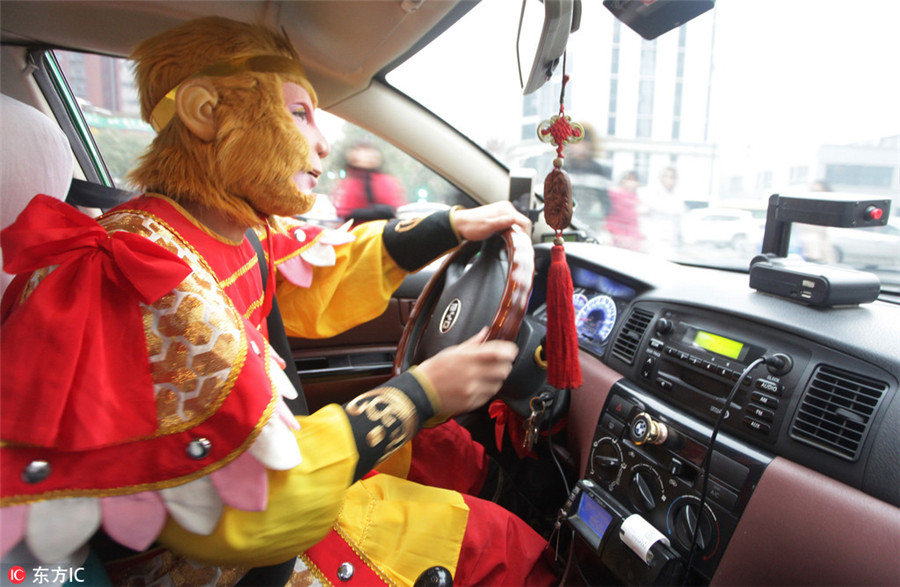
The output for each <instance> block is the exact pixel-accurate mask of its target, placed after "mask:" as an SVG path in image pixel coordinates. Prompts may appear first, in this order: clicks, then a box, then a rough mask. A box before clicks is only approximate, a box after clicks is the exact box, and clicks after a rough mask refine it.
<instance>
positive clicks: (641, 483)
mask: <svg viewBox="0 0 900 587" xmlns="http://www.w3.org/2000/svg"><path fill="white" fill-rule="evenodd" d="M628 493H629V494H630V497H631V503H632V504H634V507H636V508H637V509H638V510H639V511H640V512H641V513H647V512H649V511H651V510H654V509H656V506H657V504H658V503H659V498H660V496H661V492H660V488H659V478H658V477H657V476H656V475H654V474H653V473H651V472H650V471H646V470H641V471H636V472H635V473H634V475H633V476H632V477H631V487H630V489H629V492H628Z"/></svg>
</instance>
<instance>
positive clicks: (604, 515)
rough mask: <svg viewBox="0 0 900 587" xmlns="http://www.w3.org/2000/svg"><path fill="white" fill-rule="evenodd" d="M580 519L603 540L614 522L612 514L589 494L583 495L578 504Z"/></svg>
mask: <svg viewBox="0 0 900 587" xmlns="http://www.w3.org/2000/svg"><path fill="white" fill-rule="evenodd" d="M578 517H579V518H581V519H582V520H583V521H584V523H585V524H587V526H588V528H590V529H591V530H592V531H593V532H594V533H595V534H597V536H598V537H599V538H603V535H604V534H606V530H607V529H608V528H609V524H610V522H612V519H613V517H612V514H611V513H609V512H608V511H606V508H604V507H603V506H602V505H600V504H599V503H597V502H596V501H594V500H593V499H592V498H591V496H590V495H588V494H587V493H582V494H581V501H580V502H579V503H578Z"/></svg>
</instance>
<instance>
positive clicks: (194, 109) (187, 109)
mask: <svg viewBox="0 0 900 587" xmlns="http://www.w3.org/2000/svg"><path fill="white" fill-rule="evenodd" d="M218 101H219V94H218V92H216V88H215V86H213V84H212V82H211V81H210V80H209V78H204V77H196V78H191V79H188V80H186V81H184V82H182V83H181V85H180V86H179V87H178V91H177V92H176V93H175V112H176V113H177V114H178V117H179V118H180V119H181V122H183V123H184V125H185V126H187V127H188V129H189V130H190V131H191V132H192V133H194V134H195V135H197V137H198V138H200V140H203V141H206V142H210V141H212V140H213V139H215V138H216V131H217V130H218V125H217V124H216V116H215V107H216V104H217V103H218Z"/></svg>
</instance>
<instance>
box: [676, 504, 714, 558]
mask: <svg viewBox="0 0 900 587" xmlns="http://www.w3.org/2000/svg"><path fill="white" fill-rule="evenodd" d="M671 512H672V514H671V521H672V527H673V531H674V533H675V538H676V539H677V540H678V542H679V543H680V544H681V546H683V547H684V548H685V549H690V548H691V544H692V542H694V541H695V540H696V545H697V551H698V552H700V553H701V554H703V555H704V556H706V555H710V554H712V553H713V552H714V551H715V550H716V548H717V547H718V542H719V524H718V522H717V521H716V518H715V516H714V515H713V513H712V511H710V509H709V507H708V506H707V507H704V508H703V510H702V512H701V510H700V503H699V501H698V500H697V499H696V498H685V499H683V500H676V501H675V502H673V503H672V510H671ZM695 536H696V539H695Z"/></svg>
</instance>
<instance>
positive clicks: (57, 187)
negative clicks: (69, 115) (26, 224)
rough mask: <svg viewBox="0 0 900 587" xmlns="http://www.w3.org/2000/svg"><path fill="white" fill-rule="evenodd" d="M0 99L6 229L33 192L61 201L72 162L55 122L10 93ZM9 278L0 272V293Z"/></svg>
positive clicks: (0, 204) (0, 183)
mask: <svg viewBox="0 0 900 587" xmlns="http://www.w3.org/2000/svg"><path fill="white" fill-rule="evenodd" d="M0 99H2V101H0V228H6V227H7V226H8V225H9V224H11V223H12V222H13V221H14V220H15V219H16V217H17V216H18V215H19V213H20V212H21V211H22V210H23V209H24V208H25V206H26V205H27V204H28V202H29V201H31V198H33V197H34V196H35V195H36V194H47V195H48V196H53V197H55V198H59V199H60V200H64V199H65V198H66V193H67V192H68V191H69V184H70V183H71V181H72V171H73V169H74V165H75V163H74V160H73V158H72V150H71V149H70V148H69V141H68V140H67V139H66V135H65V134H64V133H63V131H62V130H61V129H60V128H59V126H57V125H56V123H55V122H54V121H52V120H51V119H50V118H48V117H47V116H46V115H45V114H44V113H42V112H41V111H39V110H37V109H36V108H33V107H32V106H29V105H27V104H24V103H22V102H19V101H18V100H15V99H13V98H10V97H9V96H6V95H3V96H0ZM11 279H12V276H10V275H9V274H7V273H6V272H3V273H2V275H0V293H2V291H3V290H5V289H6V286H7V285H8V283H9V281H11Z"/></svg>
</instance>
